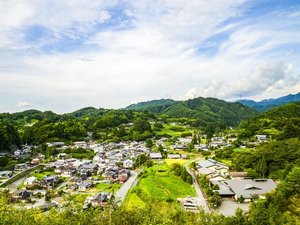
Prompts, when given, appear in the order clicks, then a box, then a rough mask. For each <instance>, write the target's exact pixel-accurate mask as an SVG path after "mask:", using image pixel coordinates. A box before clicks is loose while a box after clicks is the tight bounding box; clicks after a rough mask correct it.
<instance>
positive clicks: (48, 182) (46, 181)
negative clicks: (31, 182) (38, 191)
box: [39, 176, 60, 189]
mask: <svg viewBox="0 0 300 225" xmlns="http://www.w3.org/2000/svg"><path fill="white" fill-rule="evenodd" d="M59 182H60V180H59V178H58V177H57V176H48V177H43V179H42V180H41V181H40V183H39V185H40V186H41V187H43V188H46V189H47V188H53V187H55V186H56V185H57V184H58V183H59Z"/></svg>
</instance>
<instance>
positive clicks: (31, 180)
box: [24, 177, 37, 186]
mask: <svg viewBox="0 0 300 225" xmlns="http://www.w3.org/2000/svg"><path fill="white" fill-rule="evenodd" d="M35 184H37V178H36V177H29V178H27V179H26V180H25V181H24V185H25V186H33V185H35Z"/></svg>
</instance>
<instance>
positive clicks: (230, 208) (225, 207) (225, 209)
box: [217, 199, 250, 216]
mask: <svg viewBox="0 0 300 225" xmlns="http://www.w3.org/2000/svg"><path fill="white" fill-rule="evenodd" d="M249 206H250V204H249V203H237V202H235V201H234V200H233V199H224V200H223V202H222V205H221V207H220V208H219V209H218V210H217V212H218V213H220V214H223V215H224V216H232V215H234V214H235V211H236V210H237V209H238V208H240V209H242V210H243V211H246V212H247V211H248V210H249Z"/></svg>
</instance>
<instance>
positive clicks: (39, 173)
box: [32, 171, 55, 180]
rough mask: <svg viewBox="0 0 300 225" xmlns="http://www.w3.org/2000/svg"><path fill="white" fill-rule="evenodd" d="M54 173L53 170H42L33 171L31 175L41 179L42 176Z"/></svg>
mask: <svg viewBox="0 0 300 225" xmlns="http://www.w3.org/2000/svg"><path fill="white" fill-rule="evenodd" d="M54 174H55V173H54V172H51V171H44V172H36V173H33V174H32V176H34V177H36V178H37V179H38V180H42V179H43V177H45V176H52V175H54Z"/></svg>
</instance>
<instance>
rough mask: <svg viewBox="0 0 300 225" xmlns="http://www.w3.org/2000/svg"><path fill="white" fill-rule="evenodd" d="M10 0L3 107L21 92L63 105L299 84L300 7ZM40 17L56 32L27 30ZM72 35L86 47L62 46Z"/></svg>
mask: <svg viewBox="0 0 300 225" xmlns="http://www.w3.org/2000/svg"><path fill="white" fill-rule="evenodd" d="M2 2H3V3H2V4H1V0H0V11H1V12H4V13H1V15H0V90H1V91H2V92H3V93H2V94H1V95H0V101H1V102H2V105H1V106H0V111H3V110H8V109H9V110H12V111H13V110H15V108H14V107H15V106H12V105H9V104H11V103H9V102H18V101H19V99H21V98H25V99H26V100H27V101H28V102H32V103H33V104H34V106H37V107H40V108H42V109H55V110H57V111H60V112H65V111H70V110H75V109H76V108H79V107H84V106H87V105H92V106H96V107H109V108H110V107H115V108H117V107H124V106H126V105H128V104H129V103H130V102H132V101H143V100H150V99H153V98H162V97H165V96H166V95H172V96H173V97H174V98H192V97H195V96H199V95H202V96H215V97H220V98H238V96H239V95H243V96H245V97H246V96H250V97H256V98H257V97H261V98H263V97H264V96H270V95H272V93H276V94H278V93H281V94H287V93H289V92H291V91H294V90H296V89H297V87H299V76H297V74H299V71H300V67H299V66H298V65H297V63H298V60H299V57H300V54H299V51H297V48H294V47H295V46H297V45H299V42H300V41H299V40H300V32H299V29H298V26H297V25H299V23H300V19H299V17H298V16H297V15H298V14H297V13H296V12H293V14H292V13H291V12H289V13H286V14H284V13H283V14H280V16H279V17H278V16H277V17H276V15H275V14H272V16H273V17H272V16H270V15H268V13H265V14H266V15H260V18H256V17H255V18H253V17H251V16H250V17H247V16H246V17H244V14H246V13H247V4H249V2H248V1H236V0H225V1H222V2H220V1H219V0H212V1H206V0H205V1H204V0H191V1H185V0H166V1H162V0H141V1H121V0H120V1H118V0H112V1H104V0H91V1H89V2H88V3H87V2H86V1H85V0H74V1H69V0H62V1H52V0H45V1H39V0H11V1H2ZM122 13H123V14H122ZM121 14H122V15H121ZM291 15H292V16H291ZM123 17H124V18H123ZM125 17H126V18H125ZM231 20H232V21H231ZM106 23H107V24H106ZM34 25H39V26H41V27H43V28H45V29H46V30H47V31H49V33H50V34H47V35H45V37H43V38H41V40H39V41H28V40H26V38H25V37H26V35H27V34H26V32H25V31H26V29H29V28H31V27H32V26H34ZM278 30H280V32H278ZM33 35H34V34H33ZM218 35H219V36H220V37H219V36H218ZM215 36H216V37H215ZM69 39H73V40H80V44H78V45H79V46H78V48H76V42H75V44H74V45H75V46H72V47H73V48H74V49H72V51H65V50H64V51H63V50H61V49H60V48H62V47H64V45H68V43H69V42H68V41H69ZM59 41H62V42H61V43H60V45H57V46H56V43H57V42H59ZM45 44H51V45H53V46H54V47H53V49H54V50H52V49H51V50H48V51H47V50H45V49H43V47H44V45H45ZM287 45H291V46H288V47H286V46H287ZM201 47H202V48H201ZM49 52H51V53H49ZM292 65H293V66H292ZM255 68H256V69H255ZM6 99H9V100H11V99H13V101H8V100H6ZM3 102H4V103H5V104H3ZM5 105H7V106H5Z"/></svg>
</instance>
